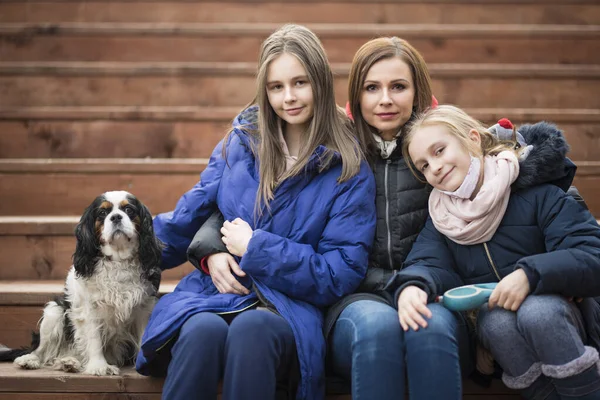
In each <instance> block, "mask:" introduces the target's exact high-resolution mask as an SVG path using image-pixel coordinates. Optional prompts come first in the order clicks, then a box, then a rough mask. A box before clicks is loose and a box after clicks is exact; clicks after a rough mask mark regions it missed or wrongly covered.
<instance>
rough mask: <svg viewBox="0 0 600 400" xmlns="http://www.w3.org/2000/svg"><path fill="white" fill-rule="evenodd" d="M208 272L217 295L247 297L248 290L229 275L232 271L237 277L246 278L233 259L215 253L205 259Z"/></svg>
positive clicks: (229, 255)
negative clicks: (226, 294)
mask: <svg viewBox="0 0 600 400" xmlns="http://www.w3.org/2000/svg"><path fill="white" fill-rule="evenodd" d="M206 264H207V265H208V271H209V272H210V277H211V278H212V281H213V283H214V284H215V287H216V288H217V290H218V291H219V293H232V294H240V295H247V294H248V293H250V291H249V290H248V289H246V288H245V287H244V285H242V284H241V283H239V282H238V281H237V279H235V276H233V274H232V273H231V271H233V272H234V273H235V274H236V275H237V276H246V273H245V272H244V271H242V269H241V268H240V266H239V265H238V263H237V262H235V259H234V258H233V257H232V256H231V254H228V253H216V254H212V255H210V256H208V258H207V259H206Z"/></svg>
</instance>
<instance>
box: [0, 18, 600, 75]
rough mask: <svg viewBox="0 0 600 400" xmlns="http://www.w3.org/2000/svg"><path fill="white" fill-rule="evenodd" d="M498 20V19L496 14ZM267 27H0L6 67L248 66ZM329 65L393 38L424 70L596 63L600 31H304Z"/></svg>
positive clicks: (345, 27) (410, 27) (494, 27)
mask: <svg viewBox="0 0 600 400" xmlns="http://www.w3.org/2000/svg"><path fill="white" fill-rule="evenodd" d="M501 15H502V14H501ZM280 26H281V24H273V23H165V22H160V23H153V22H152V23H101V22H98V23H97V22H89V23H78V22H61V23H10V22H6V23H0V41H2V43H3V45H2V46H0V59H1V60H4V61H186V62H201V61H225V62H237V61H252V62H256V60H257V59H258V54H259V49H260V45H261V43H262V41H263V40H264V39H265V38H266V37H267V36H268V35H269V34H271V33H272V32H273V31H275V30H276V29H277V28H279V27H280ZM307 26H309V27H310V28H312V29H313V30H314V31H315V33H317V34H318V35H319V37H320V38H321V40H322V42H323V45H324V47H325V49H326V50H327V53H328V56H329V59H330V61H332V62H350V61H351V60H352V57H353V56H354V53H355V52H356V50H358V48H359V47H360V46H361V45H362V44H363V43H365V42H366V41H368V40H370V39H372V38H374V37H377V36H382V35H383V36H391V35H396V36H400V37H403V38H405V39H407V40H409V41H410V42H411V44H412V45H413V46H415V47H416V48H417V49H418V50H419V51H420V52H421V53H422V54H423V56H424V57H425V60H426V61H427V62H428V63H453V62H463V63H538V64H542V63H543V64H545V63H550V64H594V63H600V40H598V38H599V36H600V25H520V24H514V23H512V24H435V23H433V24H367V23H364V24H356V23H346V24H314V23H311V24H307Z"/></svg>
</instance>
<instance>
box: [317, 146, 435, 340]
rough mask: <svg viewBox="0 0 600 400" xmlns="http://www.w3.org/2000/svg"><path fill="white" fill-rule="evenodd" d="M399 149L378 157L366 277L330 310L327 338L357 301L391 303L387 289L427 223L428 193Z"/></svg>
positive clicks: (327, 316)
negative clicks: (374, 222) (374, 221)
mask: <svg viewBox="0 0 600 400" xmlns="http://www.w3.org/2000/svg"><path fill="white" fill-rule="evenodd" d="M400 148H401V146H400V144H399V145H398V147H397V148H396V150H395V151H394V152H393V153H392V154H391V156H390V158H388V159H387V160H385V159H383V158H381V157H378V158H377V160H376V162H375V164H374V167H373V172H374V174H375V182H376V187H377V193H376V206H377V229H376V231H375V242H374V243H373V250H372V251H371V255H370V257H369V268H368V269H367V276H366V277H365V279H364V280H363V282H362V283H361V285H360V287H359V288H358V291H357V292H356V293H354V294H351V295H349V296H346V297H345V298H343V299H342V300H340V301H339V302H338V303H336V304H335V305H333V306H332V307H330V308H329V310H328V312H327V315H326V317H325V329H324V331H325V334H326V335H327V334H329V332H330V330H331V328H333V325H334V324H335V321H336V320H337V318H338V316H339V315H340V314H341V312H342V311H343V310H344V309H345V308H346V307H347V306H348V305H349V304H351V303H353V302H355V301H358V300H374V301H379V302H385V303H388V302H389V301H390V297H389V294H388V293H387V292H386V291H385V290H384V287H385V285H386V283H387V282H388V281H389V280H390V278H391V277H392V276H393V275H394V272H396V271H397V270H399V269H400V268H401V267H402V263H403V262H404V259H405V258H406V256H408V253H409V252H410V249H411V247H412V245H413V243H414V241H415V240H416V238H417V236H418V235H419V232H421V229H422V228H423V226H424V225H425V221H426V220H427V215H428V212H427V199H428V198H429V189H428V188H427V187H426V185H425V184H424V183H423V182H420V181H419V180H417V179H416V178H415V176H414V175H413V174H412V173H411V172H410V169H409V168H408V165H407V164H406V162H405V160H404V158H403V157H402V152H401V151H400Z"/></svg>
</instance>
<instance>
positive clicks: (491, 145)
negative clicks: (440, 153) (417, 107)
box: [402, 105, 515, 180]
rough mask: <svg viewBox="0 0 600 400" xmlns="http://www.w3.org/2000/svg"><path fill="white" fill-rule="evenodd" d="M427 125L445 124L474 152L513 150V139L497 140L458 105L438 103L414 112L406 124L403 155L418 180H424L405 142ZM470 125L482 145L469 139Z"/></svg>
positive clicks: (492, 152)
mask: <svg viewBox="0 0 600 400" xmlns="http://www.w3.org/2000/svg"><path fill="white" fill-rule="evenodd" d="M428 126H443V127H445V128H446V131H447V132H448V133H449V134H451V135H453V136H455V137H456V138H457V139H458V140H459V141H460V142H461V143H462V145H463V146H465V148H466V149H467V151H468V152H469V153H471V154H472V155H474V156H483V157H485V156H488V155H490V156H494V155H496V154H498V153H500V152H502V151H504V150H511V151H515V142H514V141H508V140H499V139H498V138H497V137H496V136H495V135H493V134H492V133H490V132H489V131H488V130H487V128H485V127H484V126H483V124H482V123H481V122H479V121H477V120H476V119H475V118H473V117H471V116H470V115H469V114H467V113H466V112H464V111H463V110H461V109H460V108H458V107H455V106H451V105H442V106H438V107H436V108H432V109H429V110H427V111H425V112H424V113H422V114H420V115H419V116H417V117H416V118H415V119H414V121H413V123H412V124H411V125H410V127H409V128H408V133H407V134H406V136H405V137H404V141H403V142H402V155H403V156H404V159H405V160H407V161H408V166H409V168H410V170H411V172H412V173H413V174H414V175H415V176H416V177H417V178H419V179H421V180H423V175H422V174H421V173H420V172H418V171H417V170H416V168H415V166H414V164H413V160H412V159H411V158H410V154H408V146H410V143H411V142H412V140H413V138H414V136H415V134H416V133H417V132H418V131H419V130H420V129H422V128H425V127H428ZM471 129H475V130H476V131H477V132H478V133H479V135H480V136H481V145H478V144H477V143H475V142H474V141H473V140H471V139H470V137H469V132H470V131H471Z"/></svg>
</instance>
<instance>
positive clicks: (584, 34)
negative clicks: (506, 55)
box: [0, 22, 600, 39]
mask: <svg viewBox="0 0 600 400" xmlns="http://www.w3.org/2000/svg"><path fill="white" fill-rule="evenodd" d="M281 26H282V24H280V23H144V22H135V23H116V22H85V23H84V22H62V23H27V22H24V23H10V22H9V23H0V34H4V35H24V36H54V35H86V36H89V35H98V36H104V35H127V36H202V37H214V36H215V35H222V36H260V37H261V38H262V37H265V36H268V35H270V34H271V33H273V32H274V31H275V30H276V29H278V28H279V27H281ZM306 26H307V27H308V28H310V29H312V30H313V31H314V32H315V33H316V34H317V35H319V37H320V38H330V37H342V38H347V37H361V38H362V37H365V36H368V37H373V36H391V35H395V36H400V37H403V38H420V39H424V38H439V37H443V38H444V39H448V38H460V37H462V38H473V36H477V38H492V37H501V38H506V37H516V38H517V37H527V38H529V37H537V38H539V37H542V38H546V37H547V38H560V39H564V38H574V37H577V38H588V39H592V38H596V37H598V36H600V25H549V24H543V25H535V24H374V23H368V24H340V23H321V24H306Z"/></svg>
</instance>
